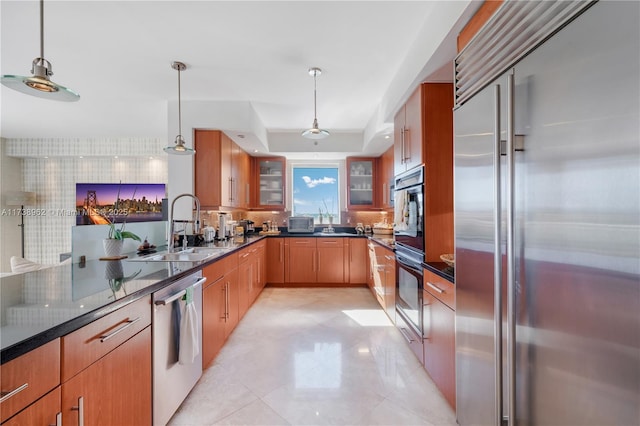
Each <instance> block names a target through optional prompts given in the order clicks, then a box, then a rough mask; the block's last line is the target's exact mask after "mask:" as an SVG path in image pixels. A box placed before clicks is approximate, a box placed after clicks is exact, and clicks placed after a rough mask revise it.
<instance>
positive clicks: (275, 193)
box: [257, 158, 285, 210]
mask: <svg viewBox="0 0 640 426" xmlns="http://www.w3.org/2000/svg"><path fill="white" fill-rule="evenodd" d="M257 164H258V181H259V189H258V207H269V208H272V209H276V210H277V209H284V172H285V170H284V167H285V166H284V164H285V163H284V159H266V158H264V159H263V158H261V159H258V162H257Z"/></svg>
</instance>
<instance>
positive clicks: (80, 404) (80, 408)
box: [71, 396, 84, 426]
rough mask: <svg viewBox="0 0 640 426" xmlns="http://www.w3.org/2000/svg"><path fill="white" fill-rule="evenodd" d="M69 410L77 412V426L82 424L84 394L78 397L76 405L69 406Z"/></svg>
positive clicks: (82, 425)
mask: <svg viewBox="0 0 640 426" xmlns="http://www.w3.org/2000/svg"><path fill="white" fill-rule="evenodd" d="M71 410H73V411H77V412H78V426H84V396H81V397H80V398H78V406H77V407H71Z"/></svg>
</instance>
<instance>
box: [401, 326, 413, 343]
mask: <svg viewBox="0 0 640 426" xmlns="http://www.w3.org/2000/svg"><path fill="white" fill-rule="evenodd" d="M399 330H400V333H401V334H402V335H403V336H404V338H405V339H406V341H407V342H408V343H413V342H415V340H414V339H412V338H411V336H409V333H408V332H407V330H405V329H404V328H399Z"/></svg>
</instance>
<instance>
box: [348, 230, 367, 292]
mask: <svg viewBox="0 0 640 426" xmlns="http://www.w3.org/2000/svg"><path fill="white" fill-rule="evenodd" d="M345 244H346V246H345V253H346V255H347V256H348V258H347V259H346V260H345V265H346V267H345V274H346V275H347V276H348V277H349V283H350V284H365V283H366V282H367V271H368V269H369V268H368V267H367V265H368V264H369V262H368V261H367V258H368V254H367V253H368V252H367V240H366V239H365V238H346V239H345Z"/></svg>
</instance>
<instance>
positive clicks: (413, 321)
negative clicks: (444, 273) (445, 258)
mask: <svg viewBox="0 0 640 426" xmlns="http://www.w3.org/2000/svg"><path fill="white" fill-rule="evenodd" d="M422 257H423V256H422V255H421V254H419V253H418V252H416V251H415V250H411V249H407V248H404V247H402V246H398V245H397V244H396V327H397V328H398V329H399V330H400V332H401V333H402V335H403V336H404V338H405V339H406V340H407V343H408V344H409V347H410V348H411V350H412V351H413V352H414V353H415V355H416V356H417V357H418V359H419V360H420V361H421V362H424V358H423V357H424V352H423V339H424V330H423V325H422V324H423V323H422V303H423V301H422V299H423V296H422V290H423V272H422Z"/></svg>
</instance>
